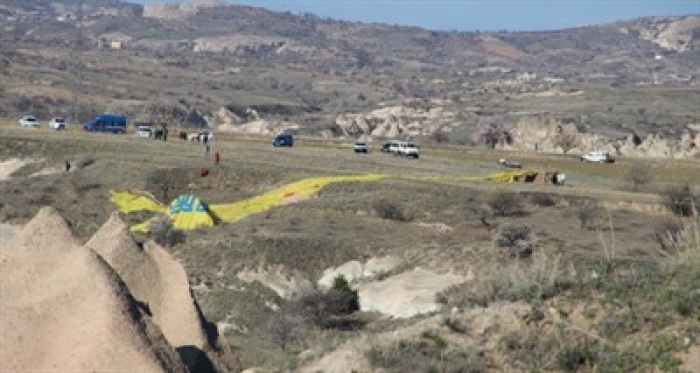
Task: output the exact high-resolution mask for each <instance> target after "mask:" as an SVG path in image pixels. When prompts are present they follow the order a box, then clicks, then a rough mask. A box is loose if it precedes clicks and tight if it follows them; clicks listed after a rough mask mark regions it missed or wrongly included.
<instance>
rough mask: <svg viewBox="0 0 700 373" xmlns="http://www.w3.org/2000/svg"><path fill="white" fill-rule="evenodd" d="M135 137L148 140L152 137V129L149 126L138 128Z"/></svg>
mask: <svg viewBox="0 0 700 373" xmlns="http://www.w3.org/2000/svg"><path fill="white" fill-rule="evenodd" d="M136 136H138V137H146V138H150V137H152V136H153V129H152V128H151V127H150V126H138V127H136Z"/></svg>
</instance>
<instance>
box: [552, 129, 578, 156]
mask: <svg viewBox="0 0 700 373" xmlns="http://www.w3.org/2000/svg"><path fill="white" fill-rule="evenodd" d="M554 145H555V146H558V147H560V148H561V150H562V152H564V154H566V153H568V152H569V151H570V150H571V149H573V148H575V147H577V146H579V145H581V139H580V138H579V134H578V132H576V131H575V130H561V131H559V132H558V133H557V134H556V135H555V136H554Z"/></svg>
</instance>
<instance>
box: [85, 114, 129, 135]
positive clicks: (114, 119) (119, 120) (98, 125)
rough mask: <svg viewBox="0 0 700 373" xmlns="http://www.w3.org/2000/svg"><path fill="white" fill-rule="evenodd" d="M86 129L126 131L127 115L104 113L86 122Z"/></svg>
mask: <svg viewBox="0 0 700 373" xmlns="http://www.w3.org/2000/svg"><path fill="white" fill-rule="evenodd" d="M83 129H84V130H85V131H90V132H111V133H126V117H124V116H121V115H112V114H102V115H98V116H96V117H95V118H94V119H93V120H91V121H89V122H87V123H85V125H84V126H83Z"/></svg>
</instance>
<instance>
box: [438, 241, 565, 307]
mask: <svg viewBox="0 0 700 373" xmlns="http://www.w3.org/2000/svg"><path fill="white" fill-rule="evenodd" d="M567 281H568V280H567V278H566V277H565V272H564V271H563V270H562V268H561V265H560V259H559V256H556V255H551V254H547V253H544V252H537V253H535V254H534V255H533V256H532V259H531V261H529V263H526V262H521V261H518V262H513V263H510V264H507V265H505V266H503V265H497V264H493V265H491V266H487V267H484V268H483V270H482V271H481V273H479V274H478V275H477V276H475V277H474V280H473V281H471V282H469V284H468V285H464V286H458V287H453V288H451V289H448V290H447V291H445V292H443V293H442V294H441V295H440V298H442V299H444V300H443V302H442V303H443V304H445V305H447V306H450V307H473V306H480V307H486V306H488V305H489V304H491V303H493V302H497V301H509V302H515V301H518V300H527V301H540V300H544V299H548V298H551V297H552V296H554V295H556V294H557V293H558V292H559V290H560V289H561V287H562V285H564V284H566V282H567Z"/></svg>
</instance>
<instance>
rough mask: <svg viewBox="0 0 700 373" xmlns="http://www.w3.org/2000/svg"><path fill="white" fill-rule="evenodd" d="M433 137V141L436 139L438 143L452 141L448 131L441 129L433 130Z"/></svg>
mask: <svg viewBox="0 0 700 373" xmlns="http://www.w3.org/2000/svg"><path fill="white" fill-rule="evenodd" d="M432 137H433V141H435V142H436V143H438V144H442V143H448V142H450V136H449V135H448V134H447V132H445V131H443V130H441V129H440V130H437V131H435V132H433V135H432Z"/></svg>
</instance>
